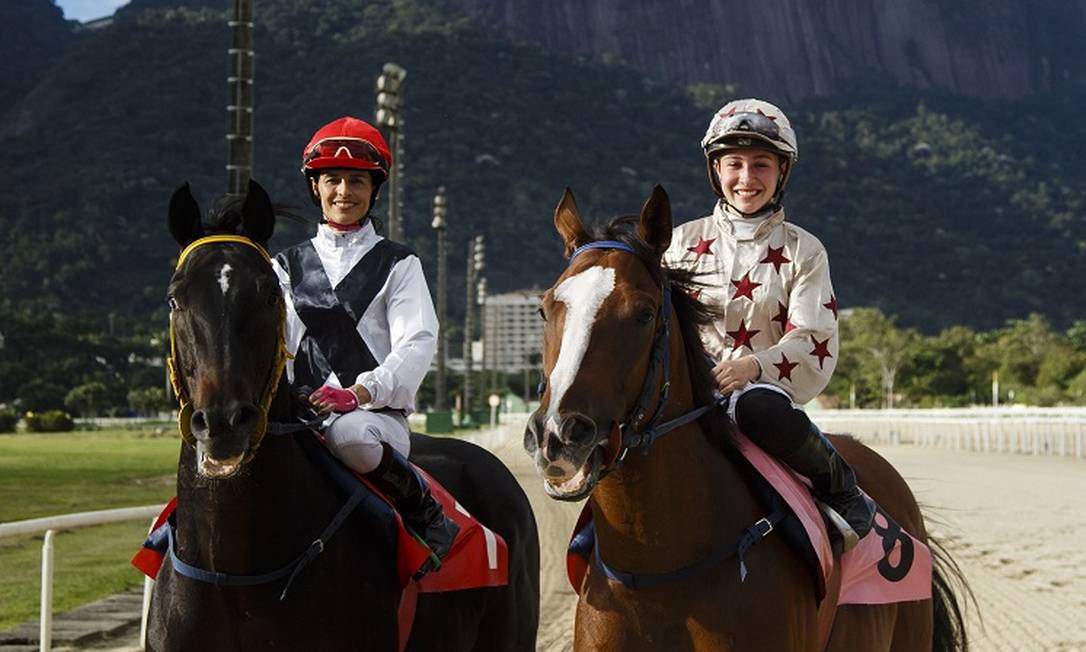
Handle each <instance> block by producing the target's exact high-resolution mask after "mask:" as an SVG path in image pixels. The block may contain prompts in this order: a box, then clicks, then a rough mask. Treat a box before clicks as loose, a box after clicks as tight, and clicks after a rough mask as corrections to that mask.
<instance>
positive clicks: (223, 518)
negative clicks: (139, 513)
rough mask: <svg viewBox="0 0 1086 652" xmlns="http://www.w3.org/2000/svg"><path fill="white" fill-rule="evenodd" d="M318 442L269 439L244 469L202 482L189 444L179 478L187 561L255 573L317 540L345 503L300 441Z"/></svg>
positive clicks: (182, 548) (181, 548)
mask: <svg viewBox="0 0 1086 652" xmlns="http://www.w3.org/2000/svg"><path fill="white" fill-rule="evenodd" d="M269 418H270V419H271V420H278V419H276V418H275V417H274V416H271V415H269ZM311 436H312V435H310V434H309V433H308V432H301V433H297V434H293V435H279V436H272V435H268V436H266V437H265V439H264V441H263V443H262V444H261V446H260V448H259V449H258V450H257V452H256V454H255V455H254V456H253V459H252V460H250V461H249V462H247V463H245V465H244V466H243V469H242V471H240V472H239V474H238V475H237V476H235V477H232V478H228V479H223V480H209V479H207V478H202V477H200V476H198V475H197V473H196V459H195V458H196V454H195V450H194V449H193V448H192V447H191V446H188V445H182V450H181V456H180V461H179V465H178V473H177V542H178V553H179V554H180V555H181V557H182V559H184V560H185V561H187V562H189V563H192V564H196V565H198V566H202V567H204V568H208V569H214V570H218V571H220V572H227V573H239V574H252V573H254V572H264V571H267V570H269V569H271V568H274V567H277V566H279V565H282V564H285V563H287V562H288V561H290V560H291V559H293V558H294V557H295V556H297V555H298V554H299V552H301V550H302V549H304V547H305V546H306V545H308V544H309V542H311V541H312V540H313V539H314V538H316V536H317V534H319V533H320V531H321V530H322V529H323V528H324V526H325V525H327V523H328V522H329V521H331V519H332V516H333V515H334V513H335V511H336V510H337V509H338V508H339V507H340V505H341V503H342V502H343V500H344V499H343V498H342V496H340V495H339V494H338V492H337V491H336V489H335V488H334V487H333V485H332V484H331V482H330V481H329V479H328V478H326V477H323V475H324V474H322V473H321V471H320V469H318V468H317V467H316V465H314V464H312V463H311V462H310V460H309V459H308V457H307V454H306V452H305V451H304V450H302V448H301V446H302V444H301V443H300V442H299V441H298V440H297V439H296V438H299V437H311Z"/></svg>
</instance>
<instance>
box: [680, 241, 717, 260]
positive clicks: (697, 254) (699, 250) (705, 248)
mask: <svg viewBox="0 0 1086 652" xmlns="http://www.w3.org/2000/svg"><path fill="white" fill-rule="evenodd" d="M714 242H716V238H712V239H710V240H705V239H703V238H702V237H701V236H698V243H697V244H696V245H694V246H693V247H687V248H686V250H687V251H690V252H693V254H694V262H695V263H696V262H698V261H699V260H701V257H702V256H712V255H714V254H713V250H712V249H711V247H712V245H713V243H714Z"/></svg>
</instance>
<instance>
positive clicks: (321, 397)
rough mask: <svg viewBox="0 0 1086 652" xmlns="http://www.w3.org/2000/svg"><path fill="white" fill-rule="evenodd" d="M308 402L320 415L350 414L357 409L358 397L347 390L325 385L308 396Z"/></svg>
mask: <svg viewBox="0 0 1086 652" xmlns="http://www.w3.org/2000/svg"><path fill="white" fill-rule="evenodd" d="M309 402H310V403H312V404H313V407H314V408H316V409H317V412H318V413H320V414H328V413H329V412H351V411H352V410H355V409H357V408H358V395H356V394H355V393H354V392H353V391H351V390H349V389H342V388H340V387H332V386H331V385H325V386H324V387H321V388H320V389H318V390H317V391H315V392H313V393H312V394H310V395H309Z"/></svg>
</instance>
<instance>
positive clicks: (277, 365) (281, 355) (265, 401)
mask: <svg viewBox="0 0 1086 652" xmlns="http://www.w3.org/2000/svg"><path fill="white" fill-rule="evenodd" d="M223 242H229V243H241V244H244V245H248V246H250V247H252V248H253V249H256V250H257V252H259V253H260V256H261V258H263V259H264V261H265V262H267V263H268V265H271V256H269V255H268V252H267V250H266V249H264V247H262V246H260V245H259V244H257V243H256V242H253V241H252V240H250V239H249V238H246V237H245V236H240V235H211V236H207V237H203V238H200V239H198V240H195V241H193V242H192V243H190V244H189V245H188V246H187V247H185V248H184V249H183V250H182V251H181V255H180V256H178V258H177V267H175V271H176V270H179V269H181V266H182V265H183V264H184V263H185V260H186V259H187V258H188V256H189V254H191V253H192V252H193V251H195V250H196V249H198V248H200V247H202V246H204V245H208V244H213V243H223ZM277 317H278V320H277V321H278V326H277V330H278V332H279V342H278V344H277V345H276V351H275V360H274V362H273V363H272V366H271V369H270V370H269V371H268V377H267V379H265V381H264V389H263V391H262V392H261V395H260V402H259V403H258V405H257V406H258V408H259V409H260V414H259V421H258V423H257V427H256V430H255V432H254V433H253V437H252V441H251V442H250V443H249V452H248V455H246V457H245V461H246V462H248V461H249V460H251V459H252V457H253V455H255V454H256V450H257V448H259V447H260V444H261V443H262V442H263V441H264V435H265V434H266V433H267V432H268V410H269V409H270V408H271V402H272V399H273V398H274V397H275V391H276V389H277V388H278V387H279V380H280V378H282V376H283V370H284V369H285V368H286V365H287V360H288V359H290V358H292V357H293V356H292V355H291V354H290V351H288V350H287V344H286V336H285V334H284V330H283V326H284V324H285V323H286V305H285V304H284V303H283V302H282V301H279V302H278V315H277ZM166 365H167V367H168V368H169V372H170V385H171V386H173V392H174V395H176V396H177V400H178V403H180V409H179V410H178V412H177V429H178V431H179V432H180V433H181V438H182V439H183V440H185V442H186V443H188V444H189V445H191V446H195V445H196V438H195V437H194V436H193V434H192V413H193V407H192V399H191V398H190V397H189V393H188V390H187V389H186V387H185V384H184V382H182V380H183V379H182V377H181V374H180V373H179V372H178V367H179V362H178V360H177V338H176V337H175V335H174V312H173V310H172V309H171V310H170V356H169V357H168V358H166Z"/></svg>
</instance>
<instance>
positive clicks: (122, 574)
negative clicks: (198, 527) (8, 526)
mask: <svg viewBox="0 0 1086 652" xmlns="http://www.w3.org/2000/svg"><path fill="white" fill-rule="evenodd" d="M179 445H180V444H179V439H178V438H177V436H176V434H167V435H160V436H154V435H153V434H152V433H151V432H150V431H147V432H141V431H121V430H103V431H97V432H76V433H64V434H50V433H44V434H15V435H8V434H4V435H0V522H5V523H6V522H10V521H20V520H24V519H28V518H38V517H42V516H52V515H56V514H68V513H73V512H85V511H92V510H98V509H112V508H115V507H134V506H139V505H152V504H156V503H164V502H165V501H166V500H167V499H169V498H170V496H172V495H173V493H174V476H175V474H176V469H177V452H178V447H179ZM149 524H150V520H149V519H148V521H147V522H144V521H138V522H137V521H132V522H128V523H117V524H112V525H102V526H97V527H88V528H79V529H76V530H69V531H62V532H58V533H57V535H56V538H55V543H54V546H55V548H54V561H55V564H56V567H55V571H54V601H53V608H54V611H55V612H56V613H60V612H63V611H65V610H68V609H71V608H74V607H77V606H79V605H81V604H85V603H87V602H91V601H93V600H97V599H99V598H102V597H105V596H107V595H111V594H113V593H116V592H118V591H121V590H124V589H126V588H129V587H133V586H137V585H139V584H141V583H142V578H143V576H142V575H140V573H139V572H138V571H137V570H136V569H134V568H132V566H130V565H129V564H128V560H129V559H130V558H131V556H132V555H133V554H134V553H135V552H136V550H137V549H138V548H139V545H140V543H141V542H142V541H143V537H144V536H145V535H146V533H147V527H148V525H149ZM41 541H42V535H36V536H23V537H12V538H6V539H0V630H2V629H9V628H11V627H13V626H15V625H17V624H19V623H21V622H24V621H27V620H31V619H33V618H36V617H37V614H38V600H39V597H40V591H41V578H40V576H41V570H40V565H41Z"/></svg>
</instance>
